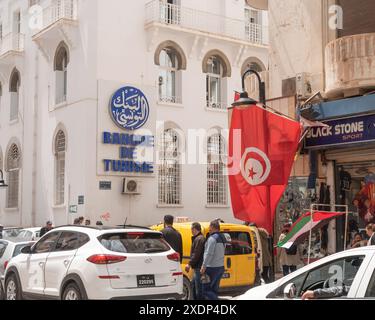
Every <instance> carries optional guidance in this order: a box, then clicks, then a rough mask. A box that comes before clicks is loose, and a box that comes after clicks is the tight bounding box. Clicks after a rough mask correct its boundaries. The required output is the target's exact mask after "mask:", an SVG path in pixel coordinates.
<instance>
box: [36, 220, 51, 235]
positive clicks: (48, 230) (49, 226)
mask: <svg viewBox="0 0 375 320" xmlns="http://www.w3.org/2000/svg"><path fill="white" fill-rule="evenodd" d="M52 229H53V227H52V221H47V223H46V226H45V227H43V228H42V229H40V234H39V237H43V236H44V235H45V234H46V233H48V232H50V231H51V230H52Z"/></svg>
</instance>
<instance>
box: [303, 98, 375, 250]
mask: <svg viewBox="0 0 375 320" xmlns="http://www.w3.org/2000/svg"><path fill="white" fill-rule="evenodd" d="M371 98H372V99H373V98H374V97H371ZM363 99H365V100H368V97H363ZM350 100H352V102H353V103H354V104H355V103H358V102H359V105H361V106H362V107H366V109H367V110H364V108H362V110H363V111H365V113H360V114H358V113H357V114H346V115H344V114H342V111H344V110H343V109H342V105H343V104H344V105H347V104H348V102H350ZM373 100H375V99H373ZM373 102H374V103H373V104H372V106H373V107H372V108H371V109H372V110H371V109H370V107H369V105H368V104H367V103H363V100H361V99H360V98H355V99H346V100H339V101H335V102H330V103H323V104H320V105H319V109H320V111H321V113H323V114H324V113H326V114H327V113H329V114H330V116H331V117H330V119H327V120H326V119H324V118H323V119H322V116H320V117H315V119H316V120H317V118H318V119H319V121H322V122H323V123H325V124H327V125H328V126H327V127H324V128H313V129H311V130H310V132H309V134H308V135H307V137H306V139H305V148H306V149H307V150H309V153H310V154H314V155H315V158H314V157H310V158H311V161H313V162H314V161H316V168H317V172H315V173H314V172H312V173H311V174H312V175H314V174H315V177H316V179H317V181H319V182H317V183H316V184H317V185H318V184H320V185H323V184H325V185H326V187H329V188H330V194H331V200H330V204H331V205H332V206H333V205H334V204H336V205H347V206H348V209H349V217H348V221H349V223H348V228H347V230H348V234H347V235H348V237H347V242H346V244H345V246H346V247H347V248H348V247H351V246H352V245H353V239H354V236H355V235H356V234H357V233H361V234H362V238H363V244H364V243H365V237H366V234H365V227H366V225H367V224H369V223H374V222H375V101H373ZM335 106H336V113H337V114H336V117H334V113H333V109H334V108H335ZM328 108H329V111H327V110H328ZM354 109H356V110H357V112H358V111H361V108H354ZM324 111H326V112H324ZM348 111H350V110H348ZM353 111H354V110H353ZM312 167H313V166H312ZM318 192H319V191H318ZM331 209H332V207H331ZM345 221H346V220H345V217H341V218H338V219H337V220H336V222H335V223H333V225H331V233H333V234H331V236H332V237H331V238H332V239H334V238H336V243H335V247H336V248H335V251H341V250H343V249H344V233H345Z"/></svg>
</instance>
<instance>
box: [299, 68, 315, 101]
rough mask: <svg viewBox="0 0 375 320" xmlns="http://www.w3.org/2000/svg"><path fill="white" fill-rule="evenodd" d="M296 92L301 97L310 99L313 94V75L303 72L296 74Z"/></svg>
mask: <svg viewBox="0 0 375 320" xmlns="http://www.w3.org/2000/svg"><path fill="white" fill-rule="evenodd" d="M296 94H297V97H298V98H299V99H308V98H309V97H311V95H312V84H311V75H310V74H309V73H306V72H303V73H299V74H297V75H296Z"/></svg>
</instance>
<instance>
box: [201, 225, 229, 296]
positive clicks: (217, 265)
mask: <svg viewBox="0 0 375 320" xmlns="http://www.w3.org/2000/svg"><path fill="white" fill-rule="evenodd" d="M209 231H210V237H209V238H208V239H207V241H206V244H205V249H204V257H203V265H202V268H201V274H202V277H203V278H205V279H203V284H202V289H203V296H204V298H206V299H207V300H218V299H219V298H218V293H219V288H220V281H221V278H222V277H223V274H224V270H225V269H224V256H225V244H226V242H227V241H226V239H225V237H224V235H223V234H221V233H220V222H219V221H218V220H215V221H212V222H211V223H210V228H209Z"/></svg>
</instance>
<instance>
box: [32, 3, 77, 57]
mask: <svg viewBox="0 0 375 320" xmlns="http://www.w3.org/2000/svg"><path fill="white" fill-rule="evenodd" d="M40 18H41V19H40V20H39V21H40V23H38V25H37V26H36V28H35V29H34V31H35V32H34V35H33V40H34V41H35V42H36V43H37V44H38V46H39V48H40V49H41V46H42V42H44V41H53V40H54V39H56V38H57V39H59V38H60V39H61V40H64V41H65V42H67V43H68V44H69V45H72V42H73V41H74V39H73V38H74V37H75V35H74V34H73V33H74V31H75V30H77V26H78V1H77V0H53V1H52V2H51V5H50V6H48V7H46V8H44V9H43V10H42V12H41V13H40ZM44 54H46V52H44Z"/></svg>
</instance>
